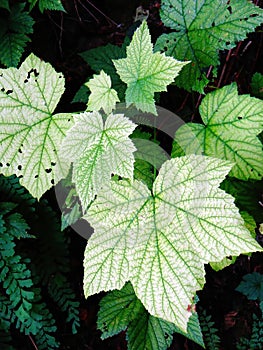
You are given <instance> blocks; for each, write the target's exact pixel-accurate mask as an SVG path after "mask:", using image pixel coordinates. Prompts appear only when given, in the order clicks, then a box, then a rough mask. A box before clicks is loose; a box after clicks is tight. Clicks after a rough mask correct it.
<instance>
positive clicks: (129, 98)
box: [113, 21, 188, 114]
mask: <svg viewBox="0 0 263 350" xmlns="http://www.w3.org/2000/svg"><path fill="white" fill-rule="evenodd" d="M113 63H114V65H115V68H116V69H117V73H118V74H119V76H120V78H121V80H122V81H124V82H125V83H126V84H127V90H126V93H125V100H126V103H127V105H128V106H129V105H130V104H132V103H134V104H135V106H136V107H137V108H138V109H141V110H142V111H143V112H151V113H153V114H157V112H156V107H155V103H154V93H155V92H161V91H166V87H167V85H169V84H171V83H172V82H173V81H174V79H175V77H176V76H177V75H178V74H179V72H180V70H181V69H182V67H183V66H184V65H186V64H187V63H188V62H179V61H177V60H175V59H174V58H172V57H166V56H165V55H164V54H161V53H160V52H156V53H153V45H152V43H151V36H150V33H149V29H148V27H147V24H146V21H143V23H142V24H141V26H140V27H139V28H138V29H137V30H136V31H135V33H134V35H133V38H132V41H131V43H130V45H129V46H128V47H127V57H126V58H121V59H119V60H113Z"/></svg>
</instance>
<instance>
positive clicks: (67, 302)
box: [48, 274, 80, 334]
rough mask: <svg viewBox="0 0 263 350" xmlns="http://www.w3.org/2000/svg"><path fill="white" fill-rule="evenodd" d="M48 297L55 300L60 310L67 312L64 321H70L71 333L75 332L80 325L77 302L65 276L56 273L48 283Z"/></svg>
mask: <svg viewBox="0 0 263 350" xmlns="http://www.w3.org/2000/svg"><path fill="white" fill-rule="evenodd" d="M48 292H49V295H50V297H51V298H52V299H53V300H54V301H55V302H56V304H57V305H58V306H59V308H60V310H61V311H62V312H66V313H67V319H66V322H71V323H72V333H73V334H75V333H77V328H78V327H79V325H80V321H79V302H78V301H76V295H75V293H74V291H73V290H72V288H71V286H70V284H69V282H68V281H67V280H66V277H65V276H63V275H61V274H56V276H55V277H54V278H53V280H52V281H51V282H50V283H49V285H48Z"/></svg>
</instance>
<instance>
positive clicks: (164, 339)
mask: <svg viewBox="0 0 263 350" xmlns="http://www.w3.org/2000/svg"><path fill="white" fill-rule="evenodd" d="M98 328H99V329H100V330H101V331H102V336H101V337H102V339H105V338H108V337H111V336H113V335H115V334H118V333H120V332H121V331H123V330H126V329H127V341H128V349H129V350H156V349H158V350H166V349H167V348H168V347H169V346H170V345H171V342H172V339H173V337H172V335H173V333H175V332H179V333H182V334H183V335H185V336H186V337H187V338H189V339H191V340H193V341H195V342H196V343H198V344H199V345H201V346H203V345H204V344H203V339H202V333H201V329H200V326H199V321H198V316H197V314H196V313H194V314H193V315H192V316H191V317H190V320H189V322H188V326H187V333H184V332H181V330H180V329H178V328H177V327H176V326H175V325H174V324H173V323H171V322H167V321H164V320H162V319H160V318H156V317H154V316H151V315H150V314H149V313H148V312H147V311H146V310H145V308H144V307H143V305H142V303H141V302H140V300H139V299H137V297H136V295H135V294H134V291H133V288H132V286H131V284H130V283H127V284H126V285H125V286H124V287H123V288H122V289H121V290H115V291H113V292H110V293H108V294H107V295H106V296H105V297H104V298H103V299H102V300H101V302H100V310H99V312H98Z"/></svg>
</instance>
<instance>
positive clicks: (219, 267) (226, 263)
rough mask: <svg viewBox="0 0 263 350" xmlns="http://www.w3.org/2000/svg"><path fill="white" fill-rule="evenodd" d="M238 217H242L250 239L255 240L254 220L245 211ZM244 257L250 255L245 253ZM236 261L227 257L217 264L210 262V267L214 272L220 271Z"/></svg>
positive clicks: (234, 258)
mask: <svg viewBox="0 0 263 350" xmlns="http://www.w3.org/2000/svg"><path fill="white" fill-rule="evenodd" d="M240 215H241V216H242V218H243V220H244V225H245V227H246V228H247V229H248V231H249V232H250V234H251V237H253V238H256V232H255V229H256V227H257V225H256V223H255V220H254V219H253V217H252V216H251V215H249V214H248V213H247V212H246V211H241V212H240ZM246 255H248V256H250V255H251V254H250V253H247V254H246ZM236 260H237V256H228V257H225V258H223V259H222V260H221V261H218V262H210V266H211V267H212V269H213V270H215V271H220V270H222V269H224V268H225V267H227V266H230V265H233V264H234V263H235V262H236Z"/></svg>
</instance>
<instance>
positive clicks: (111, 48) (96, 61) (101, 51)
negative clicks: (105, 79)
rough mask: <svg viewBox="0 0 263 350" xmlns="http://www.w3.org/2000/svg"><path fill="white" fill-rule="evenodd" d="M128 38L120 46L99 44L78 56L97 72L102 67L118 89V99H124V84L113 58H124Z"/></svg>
mask: <svg viewBox="0 0 263 350" xmlns="http://www.w3.org/2000/svg"><path fill="white" fill-rule="evenodd" d="M128 43H129V39H127V38H126V39H125V40H124V43H123V44H122V46H120V47H119V46H116V45H112V44H108V45H106V46H99V47H96V48H94V49H91V50H88V51H84V52H82V53H81V54H80V56H81V57H82V58H83V59H84V60H85V61H86V62H87V63H88V64H89V65H90V67H91V68H92V69H93V70H94V71H95V72H96V73H99V72H100V71H101V70H102V69H103V70H104V72H105V73H106V74H108V75H109V76H110V77H111V80H112V86H113V88H114V89H115V90H116V91H118V94H119V97H120V100H121V101H123V100H124V94H125V90H126V85H125V84H124V83H123V82H122V81H121V79H120V77H119V75H118V74H117V73H116V68H115V67H114V64H113V60H114V59H119V58H124V57H125V53H126V46H127V45H128Z"/></svg>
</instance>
